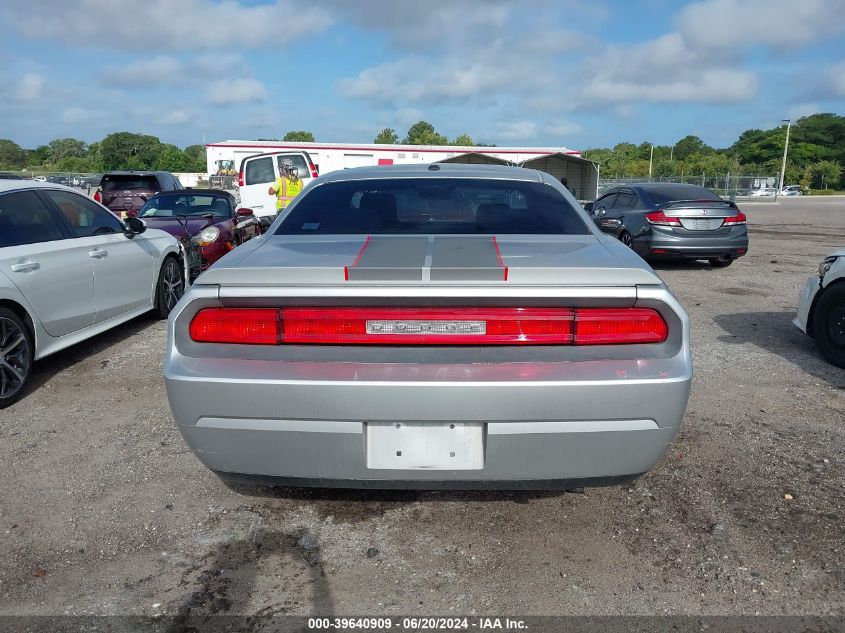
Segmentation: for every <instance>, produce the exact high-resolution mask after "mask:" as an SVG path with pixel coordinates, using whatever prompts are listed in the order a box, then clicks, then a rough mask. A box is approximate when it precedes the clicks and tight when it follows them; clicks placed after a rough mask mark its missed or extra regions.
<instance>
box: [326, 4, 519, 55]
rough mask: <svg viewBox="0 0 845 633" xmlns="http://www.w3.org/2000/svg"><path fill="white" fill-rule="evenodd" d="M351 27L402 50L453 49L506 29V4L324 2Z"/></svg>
mask: <svg viewBox="0 0 845 633" xmlns="http://www.w3.org/2000/svg"><path fill="white" fill-rule="evenodd" d="M324 4H325V5H327V6H330V7H332V8H333V9H334V10H335V11H337V12H339V13H340V14H341V15H343V16H344V18H345V19H346V20H348V21H349V22H351V23H352V24H354V25H356V26H358V27H359V28H362V29H364V30H368V31H378V32H382V33H386V34H388V36H389V37H390V41H391V44H392V45H393V46H394V47H396V48H399V49H405V50H430V49H432V48H435V47H437V48H452V47H453V46H454V45H455V44H459V43H462V42H463V43H477V42H478V41H479V40H481V39H483V38H485V37H486V36H487V35H489V33H490V32H495V31H498V30H500V29H501V28H502V27H504V26H506V25H507V22H508V18H509V15H510V13H511V6H510V3H509V2H508V0H487V1H486V2H478V1H477V0H428V1H427V2H409V1H407V0H368V1H367V2H350V1H349V0H324Z"/></svg>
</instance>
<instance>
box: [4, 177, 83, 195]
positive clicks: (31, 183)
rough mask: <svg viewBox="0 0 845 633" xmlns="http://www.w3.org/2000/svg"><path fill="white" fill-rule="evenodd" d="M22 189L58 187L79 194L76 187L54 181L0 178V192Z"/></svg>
mask: <svg viewBox="0 0 845 633" xmlns="http://www.w3.org/2000/svg"><path fill="white" fill-rule="evenodd" d="M24 189H60V190H61V191H72V192H73V193H75V194H77V195H84V194H80V193H79V191H78V190H77V189H74V188H72V187H65V186H64V185H60V184H58V183H55V182H42V181H40V180H0V193H6V192H8V191H22V190H24Z"/></svg>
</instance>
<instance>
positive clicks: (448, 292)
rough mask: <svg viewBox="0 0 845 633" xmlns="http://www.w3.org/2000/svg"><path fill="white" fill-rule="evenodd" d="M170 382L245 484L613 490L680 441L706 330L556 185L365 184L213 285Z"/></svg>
mask: <svg viewBox="0 0 845 633" xmlns="http://www.w3.org/2000/svg"><path fill="white" fill-rule="evenodd" d="M165 378H166V384H167V394H168V398H169V400H170V405H171V408H172V410H173V415H174V418H175V420H176V423H177V425H178V428H179V431H180V432H181V434H182V436H183V437H184V438H185V441H186V442H187V443H188V445H189V446H190V447H191V449H192V450H193V452H194V453H195V454H196V456H197V457H198V458H199V459H200V461H201V462H202V463H203V464H205V465H206V466H207V467H208V468H210V469H211V470H212V471H214V472H215V473H217V474H218V475H219V476H220V477H221V478H222V479H223V480H224V481H230V482H232V481H233V482H241V483H242V482H251V483H255V484H271V485H272V484H275V485H294V486H321V487H358V488H362V487H363V488H419V489H442V488H459V489H468V488H489V489H548V488H558V489H567V488H573V487H581V486H597V485H607V484H614V483H620V482H623V481H627V480H630V479H633V478H635V477H637V476H639V475H642V474H643V473H644V472H646V471H647V470H648V469H649V468H651V467H652V466H653V465H654V463H655V462H656V461H657V460H658V459H659V458H660V457H661V455H663V453H664V452H665V451H666V449H667V447H668V446H669V444H670V443H671V442H672V440H673V438H674V437H675V435H676V433H677V432H678V429H679V427H680V425H681V420H682V418H683V415H684V411H685V409H686V405H687V399H688V396H689V390H690V381H691V378H692V364H691V359H690V336H689V320H688V317H687V315H686V313H685V312H684V310H683V308H682V307H681V306H680V305H679V303H678V301H677V300H676V299H675V297H674V296H673V295H672V293H671V292H669V290H668V288H667V287H666V286H665V284H664V283H663V282H662V281H661V280H660V279H659V278H658V277H657V276H656V275H655V273H654V271H652V270H651V268H649V266H648V265H647V264H646V263H645V262H644V261H643V260H642V259H640V257H639V256H638V255H636V254H635V253H634V252H633V251H632V250H631V249H629V248H628V247H626V246H625V245H623V244H622V243H621V242H619V241H618V240H616V239H614V238H613V237H610V236H605V235H603V234H602V233H601V232H600V231H598V230H597V229H596V228H595V226H594V225H593V223H592V222H591V220H590V218H589V216H588V215H587V214H586V213H585V212H584V211H583V209H582V208H581V207H580V205H579V204H578V203H577V202H576V201H575V199H574V198H573V197H572V196H571V195H570V193H569V192H568V191H567V190H566V189H565V188H564V187H563V186H562V185H561V184H560V183H559V182H558V180H557V179H555V178H554V177H552V176H550V175H549V174H546V173H542V172H538V171H533V170H528V169H523V168H517V167H499V166H478V165H455V164H432V165H412V166H394V167H364V168H358V169H349V170H344V171H338V172H334V173H331V174H328V175H325V176H321V177H320V178H318V179H315V180H314V182H312V183H311V184H310V185H309V186H308V187H306V188H305V190H304V191H303V192H302V193H301V194H300V196H299V197H298V198H297V199H296V200H295V202H294V203H292V204H291V205H290V206H289V207H288V209H286V210H285V212H284V213H283V214H281V215H280V216H279V217H278V218H277V219H276V220H275V222H274V223H273V224H272V225H271V227H270V229H269V231H268V232H267V233H266V234H265V235H263V236H261V237H260V238H257V239H254V240H251V241H250V242H248V243H247V244H245V245H243V246H241V247H239V248H237V249H235V250H234V251H232V252H231V253H229V254H228V255H226V256H225V257H223V258H222V259H221V260H219V261H218V262H217V263H216V264H215V265H214V266H213V267H211V268H210V269H209V270H208V271H207V272H205V273H204V274H202V275H201V276H200V277H199V278H198V280H197V282H196V283H195V284H194V285H193V287H192V288H191V289H190V290H189V291H188V292H187V293H186V294H185V296H184V297H183V298H182V299H181V301H180V302H179V303H178V304H177V306H176V308H175V309H174V310H173V312H172V314H171V316H170V320H169V337H168V346H167V355H166V363H165Z"/></svg>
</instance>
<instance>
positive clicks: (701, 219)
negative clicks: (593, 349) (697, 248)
mask: <svg viewBox="0 0 845 633" xmlns="http://www.w3.org/2000/svg"><path fill="white" fill-rule="evenodd" d="M662 206H663V211H664V214H665V215H666V216H667V217H670V218H677V219H678V220H679V222H680V225H681V226H682V227H683V228H684V229H687V230H688V231H715V230H718V229H720V228H722V226H723V225H724V223H725V219H726V218H730V217H734V216H736V215H737V213H738V212H739V210H738V208H737V206H736V204H734V203H733V202H730V201H727V200H676V201H674V202H670V203H667V204H664V205H662Z"/></svg>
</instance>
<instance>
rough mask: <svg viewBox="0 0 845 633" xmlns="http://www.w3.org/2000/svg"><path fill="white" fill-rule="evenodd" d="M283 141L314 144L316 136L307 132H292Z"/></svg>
mask: <svg viewBox="0 0 845 633" xmlns="http://www.w3.org/2000/svg"><path fill="white" fill-rule="evenodd" d="M282 140H283V141H287V142H290V143H313V142H314V135H313V134H311V132H306V131H305V130H291V131H290V132H288V133H287V134H285V138H283V139H282Z"/></svg>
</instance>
